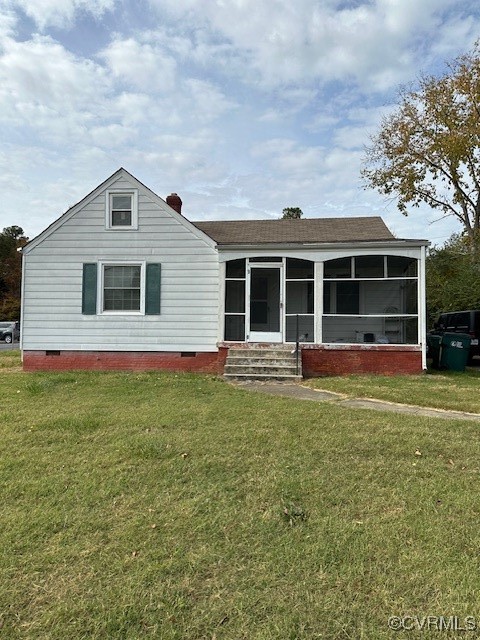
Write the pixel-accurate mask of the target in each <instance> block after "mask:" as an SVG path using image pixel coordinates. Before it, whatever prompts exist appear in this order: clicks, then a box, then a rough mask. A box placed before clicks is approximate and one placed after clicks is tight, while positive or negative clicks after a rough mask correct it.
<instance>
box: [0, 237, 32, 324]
mask: <svg viewBox="0 0 480 640" xmlns="http://www.w3.org/2000/svg"><path fill="white" fill-rule="evenodd" d="M27 242H28V238H26V237H25V235H24V232H23V229H22V228H21V227H17V226H12V227H6V228H5V229H3V231H2V232H1V233H0V320H18V319H19V318H20V305H21V290H22V256H21V254H20V253H19V251H18V249H20V248H21V247H23V246H24V245H25V244H26V243H27Z"/></svg>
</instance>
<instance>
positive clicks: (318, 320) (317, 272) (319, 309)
mask: <svg viewBox="0 0 480 640" xmlns="http://www.w3.org/2000/svg"><path fill="white" fill-rule="evenodd" d="M314 289H315V306H314V311H315V324H314V326H315V336H314V342H315V344H321V343H322V342H323V331H322V317H323V262H315V267H314Z"/></svg>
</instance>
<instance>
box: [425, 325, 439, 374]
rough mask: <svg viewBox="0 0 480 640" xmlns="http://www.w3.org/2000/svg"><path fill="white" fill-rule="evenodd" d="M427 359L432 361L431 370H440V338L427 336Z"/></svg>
mask: <svg viewBox="0 0 480 640" xmlns="http://www.w3.org/2000/svg"><path fill="white" fill-rule="evenodd" d="M427 345H428V357H429V358H431V359H432V368H433V369H440V354H441V352H442V336H435V335H432V334H430V333H429V334H428V335H427Z"/></svg>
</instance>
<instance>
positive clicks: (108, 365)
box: [23, 344, 422, 378]
mask: <svg viewBox="0 0 480 640" xmlns="http://www.w3.org/2000/svg"><path fill="white" fill-rule="evenodd" d="M227 353H228V347H227V346H221V347H219V350H218V352H209V353H201V352H192V353H189V352H183V353H181V352H168V351H160V352H159V351H24V352H23V368H24V370H25V371H73V370H79V369H82V370H94V371H156V370H162V369H164V370H167V371H196V372H198V373H212V374H218V375H222V374H223V369H224V366H225V360H226V357H227ZM302 369H303V375H304V377H306V378H315V377H317V376H339V375H347V374H349V373H379V374H386V375H395V374H415V373H421V372H422V352H421V349H420V347H416V346H405V345H366V344H362V345H304V346H303V348H302Z"/></svg>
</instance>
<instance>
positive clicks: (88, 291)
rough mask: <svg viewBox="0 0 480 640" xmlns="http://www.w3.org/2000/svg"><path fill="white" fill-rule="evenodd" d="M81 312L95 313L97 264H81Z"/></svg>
mask: <svg viewBox="0 0 480 640" xmlns="http://www.w3.org/2000/svg"><path fill="white" fill-rule="evenodd" d="M82 313H83V314H84V315H86V316H94V315H95V314H96V313H97V264H96V263H86V264H84V265H83V282H82Z"/></svg>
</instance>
